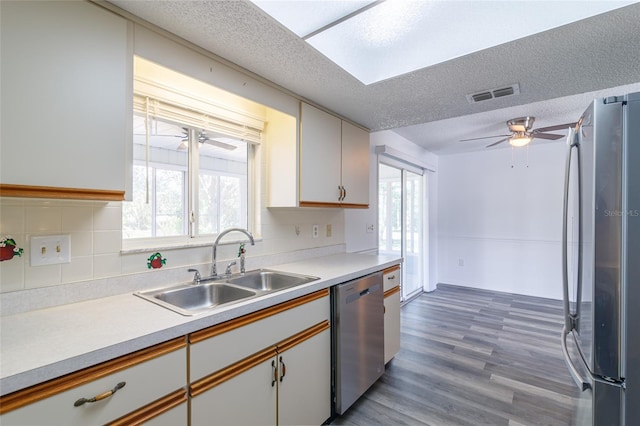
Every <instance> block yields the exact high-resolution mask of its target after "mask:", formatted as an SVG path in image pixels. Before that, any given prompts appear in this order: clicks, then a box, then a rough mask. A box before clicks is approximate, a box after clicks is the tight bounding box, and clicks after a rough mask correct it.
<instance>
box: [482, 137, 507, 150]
mask: <svg viewBox="0 0 640 426" xmlns="http://www.w3.org/2000/svg"><path fill="white" fill-rule="evenodd" d="M509 136H511V135H509ZM507 140H509V138H504V139H500V140H499V141H498V142H494V143H492V144H491V145H487V146H485V148H491V147H492V146H496V145H498V144H499V143H502V142H506V141H507Z"/></svg>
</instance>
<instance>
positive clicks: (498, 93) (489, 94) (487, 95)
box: [466, 83, 520, 104]
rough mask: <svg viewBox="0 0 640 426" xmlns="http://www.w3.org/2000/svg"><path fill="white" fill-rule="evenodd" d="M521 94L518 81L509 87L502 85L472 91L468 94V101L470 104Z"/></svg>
mask: <svg viewBox="0 0 640 426" xmlns="http://www.w3.org/2000/svg"><path fill="white" fill-rule="evenodd" d="M519 94H520V86H519V85H518V83H516V84H512V85H510V86H507V87H500V88H497V89H491V90H484V91H482V92H478V93H472V94H470V95H467V96H466V98H467V101H468V102H469V103H470V104H475V103H476V102H482V101H488V100H489V99H496V98H502V97H505V96H511V95H519Z"/></svg>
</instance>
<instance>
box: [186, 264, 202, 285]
mask: <svg viewBox="0 0 640 426" xmlns="http://www.w3.org/2000/svg"><path fill="white" fill-rule="evenodd" d="M187 271H188V272H195V274H194V275H193V283H194V284H200V280H201V279H202V277H201V276H200V271H198V270H197V269H193V268H189V269H188V270H187Z"/></svg>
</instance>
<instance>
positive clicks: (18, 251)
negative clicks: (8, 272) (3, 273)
mask: <svg viewBox="0 0 640 426" xmlns="http://www.w3.org/2000/svg"><path fill="white" fill-rule="evenodd" d="M23 251H24V250H23V249H22V248H21V247H17V244H16V240H14V239H13V238H12V237H11V236H10V235H6V236H4V237H3V238H2V239H0V262H2V261H5V260H11V259H13V256H18V257H19V256H22V252H23Z"/></svg>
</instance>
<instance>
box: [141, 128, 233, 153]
mask: <svg viewBox="0 0 640 426" xmlns="http://www.w3.org/2000/svg"><path fill="white" fill-rule="evenodd" d="M136 135H137V136H144V134H143V133H136ZM149 136H158V137H161V138H180V140H181V142H180V144H179V145H178V147H177V148H176V149H178V150H184V149H187V146H188V140H189V129H187V128H185V127H183V128H182V134H181V135H175V134H167V135H160V134H153V135H149ZM225 140H228V141H234V139H233V138H227V137H225V135H223V134H221V133H220V134H216V135H215V136H214V137H209V136H208V135H207V134H206V132H205V131H199V132H198V142H200V143H201V144H205V143H206V144H208V145H213V146H217V147H218V148H222V149H226V150H228V151H233V150H234V149H237V148H238V147H237V146H235V145H231V144H229V143H225Z"/></svg>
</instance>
